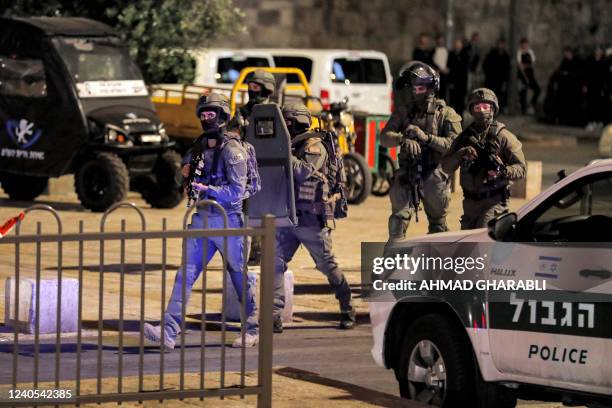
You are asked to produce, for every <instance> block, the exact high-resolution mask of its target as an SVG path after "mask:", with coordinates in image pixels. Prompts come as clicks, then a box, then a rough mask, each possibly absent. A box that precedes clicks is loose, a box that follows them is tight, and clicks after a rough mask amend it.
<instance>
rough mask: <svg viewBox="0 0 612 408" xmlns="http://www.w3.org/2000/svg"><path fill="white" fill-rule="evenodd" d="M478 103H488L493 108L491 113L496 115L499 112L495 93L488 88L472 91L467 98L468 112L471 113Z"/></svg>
mask: <svg viewBox="0 0 612 408" xmlns="http://www.w3.org/2000/svg"><path fill="white" fill-rule="evenodd" d="M479 103H488V104H489V105H491V106H492V107H493V113H494V114H497V112H499V102H498V100H497V96H496V95H495V92H493V91H492V90H490V89H488V88H477V89H474V90H473V91H472V93H471V94H470V96H469V98H468V107H469V109H470V112H472V111H473V108H474V106H475V105H478V104H479Z"/></svg>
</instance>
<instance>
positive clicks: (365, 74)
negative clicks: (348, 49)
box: [330, 58, 387, 85]
mask: <svg viewBox="0 0 612 408" xmlns="http://www.w3.org/2000/svg"><path fill="white" fill-rule="evenodd" d="M330 78H331V80H332V82H344V83H345V84H347V85H349V84H385V83H387V75H386V73H385V64H384V63H383V61H382V60H380V59H375V58H357V59H349V58H336V59H335V60H334V62H333V64H332V72H331V73H330Z"/></svg>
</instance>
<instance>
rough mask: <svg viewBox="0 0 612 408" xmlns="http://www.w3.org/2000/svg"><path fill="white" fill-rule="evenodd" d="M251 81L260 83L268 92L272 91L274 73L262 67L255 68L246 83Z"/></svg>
mask: <svg viewBox="0 0 612 408" xmlns="http://www.w3.org/2000/svg"><path fill="white" fill-rule="evenodd" d="M251 82H255V83H256V84H259V85H261V86H262V87H263V89H265V90H266V91H268V94H273V93H274V88H275V87H276V79H274V75H272V73H271V72H268V71H264V70H263V69H258V70H255V71H254V72H253V74H252V75H251V76H250V78H249V79H248V80H247V84H250V83H251Z"/></svg>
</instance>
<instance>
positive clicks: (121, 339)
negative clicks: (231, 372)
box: [0, 200, 275, 407]
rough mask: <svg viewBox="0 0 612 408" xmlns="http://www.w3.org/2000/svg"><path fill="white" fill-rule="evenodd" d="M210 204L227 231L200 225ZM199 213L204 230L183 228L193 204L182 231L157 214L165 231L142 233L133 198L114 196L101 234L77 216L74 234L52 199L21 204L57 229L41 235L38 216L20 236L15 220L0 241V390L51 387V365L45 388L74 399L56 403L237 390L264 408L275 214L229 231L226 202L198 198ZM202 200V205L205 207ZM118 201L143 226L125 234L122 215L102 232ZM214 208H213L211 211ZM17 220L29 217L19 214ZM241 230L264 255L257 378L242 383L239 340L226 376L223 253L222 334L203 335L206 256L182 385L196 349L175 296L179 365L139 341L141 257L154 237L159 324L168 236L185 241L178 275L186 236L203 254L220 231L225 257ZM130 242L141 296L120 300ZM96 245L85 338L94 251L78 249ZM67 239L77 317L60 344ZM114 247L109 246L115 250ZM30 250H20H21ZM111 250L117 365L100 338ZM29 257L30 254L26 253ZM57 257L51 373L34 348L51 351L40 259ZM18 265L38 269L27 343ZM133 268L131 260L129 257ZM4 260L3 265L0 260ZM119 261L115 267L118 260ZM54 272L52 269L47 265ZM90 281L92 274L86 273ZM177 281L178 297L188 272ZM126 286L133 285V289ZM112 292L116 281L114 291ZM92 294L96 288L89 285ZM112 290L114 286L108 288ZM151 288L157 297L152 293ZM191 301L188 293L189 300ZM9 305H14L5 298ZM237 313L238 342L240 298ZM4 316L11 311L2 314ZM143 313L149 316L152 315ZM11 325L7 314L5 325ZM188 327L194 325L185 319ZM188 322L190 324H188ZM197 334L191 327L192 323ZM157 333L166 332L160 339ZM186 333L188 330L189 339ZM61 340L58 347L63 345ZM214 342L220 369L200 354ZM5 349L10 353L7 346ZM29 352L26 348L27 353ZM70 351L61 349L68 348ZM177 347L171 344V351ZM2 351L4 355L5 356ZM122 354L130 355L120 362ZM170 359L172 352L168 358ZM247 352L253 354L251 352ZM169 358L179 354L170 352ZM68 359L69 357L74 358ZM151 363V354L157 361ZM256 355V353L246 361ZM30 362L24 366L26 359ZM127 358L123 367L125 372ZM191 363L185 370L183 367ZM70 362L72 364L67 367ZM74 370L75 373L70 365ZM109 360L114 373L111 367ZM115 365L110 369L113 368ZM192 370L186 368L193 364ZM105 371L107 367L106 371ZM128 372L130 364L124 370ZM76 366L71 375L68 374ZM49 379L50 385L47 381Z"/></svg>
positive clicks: (143, 288) (106, 322) (143, 286)
mask: <svg viewBox="0 0 612 408" xmlns="http://www.w3.org/2000/svg"><path fill="white" fill-rule="evenodd" d="M208 206H212V207H215V208H216V209H217V210H219V212H217V214H221V216H222V217H223V226H224V228H215V229H210V228H207V226H208V220H209V215H208V214H209V212H208V211H207V208H209V207H208ZM197 207H198V208H197V209H198V210H203V211H201V212H200V214H205V217H204V227H203V228H202V229H189V228H187V222H188V218H189V216H190V215H191V214H192V213H193V212H194V209H195V208H194V207H192V208H190V209H188V210H187V211H186V213H185V215H184V217H183V228H182V229H180V230H168V229H167V220H166V218H163V220H162V228H161V230H156V231H153V230H148V229H147V219H146V217H145V215H144V213H143V212H142V211H141V210H140V209H139V208H137V207H136V206H135V205H134V204H131V203H119V204H116V205H115V206H113V207H112V208H110V209H109V210H108V211H107V212H106V213H104V214H103V215H102V218H101V222H100V228H99V232H84V223H83V221H82V220H81V221H79V223H78V232H71V233H65V232H64V231H65V229H64V228H63V224H62V220H61V217H60V216H59V214H58V213H57V212H56V211H55V210H54V209H53V208H51V207H50V206H47V205H35V206H33V207H30V208H29V209H27V210H26V211H25V213H26V215H27V214H31V213H33V212H40V211H43V212H47V213H50V214H51V215H52V216H53V218H54V219H55V221H56V224H57V233H54V234H42V225H41V222H40V221H39V222H37V224H36V233H35V234H29V235H24V234H21V229H22V226H21V222H20V223H18V224H17V225H16V227H15V234H14V235H9V236H7V237H5V238H3V239H0V254H6V253H10V251H2V250H3V249H4V248H3V247H5V248H6V247H7V246H13V247H14V282H15V284H14V293H13V296H14V301H13V302H8V301H7V304H6V305H5V307H6V308H9V307H10V308H11V310H10V314H11V316H13V317H14V318H13V321H12V323H13V329H12V330H13V332H12V347H11V345H10V344H6V342H5V343H0V366H1V367H2V368H3V370H5V371H4V372H5V377H4V380H3V378H2V377H1V376H0V388H7V387H8V388H10V389H23V388H33V389H36V388H39V386H40V387H41V388H45V387H47V388H48V387H49V385H48V384H49V383H50V381H49V379H50V377H51V375H50V372H51V371H53V382H52V384H53V385H52V387H54V388H55V389H65V388H66V387H70V388H71V389H72V390H74V395H73V398H71V399H66V400H63V399H56V400H53V404H58V405H59V404H84V403H95V402H122V401H144V400H166V399H176V398H180V399H183V398H200V399H203V398H207V397H220V398H224V397H226V396H236V395H239V396H241V397H244V396H246V395H257V405H258V406H259V407H269V406H271V395H272V394H271V390H272V299H273V280H274V277H273V270H274V247H275V244H274V234H275V226H274V218H273V217H272V216H268V217H265V218H264V221H263V223H262V226H261V227H259V228H251V227H241V228H228V216H227V214H226V213H225V211H223V208H222V207H221V206H220V205H219V204H218V203H216V202H213V201H208V200H203V201H200V202H199V203H198V206H197ZM203 207H206V208H203ZM120 208H127V209H131V210H133V211H135V212H136V213H137V216H138V220H139V221H140V224H141V225H140V226H141V229H140V230H139V231H126V220H125V219H122V220H121V223H120V230H119V231H107V230H106V229H105V227H106V224H107V221H108V218H109V216H110V215H111V214H112V213H113V212H115V210H117V209H120ZM215 211H216V210H215ZM24 222H27V220H25V221H24ZM239 236H242V237H244V238H246V237H247V236H261V237H262V262H261V273H260V280H259V284H258V287H259V289H260V290H259V296H258V297H259V300H260V301H259V347H258V349H257V364H256V365H257V371H256V372H257V382H256V384H254V385H247V384H246V381H245V373H246V372H247V370H246V366H247V355H246V354H247V351H246V349H245V347H244V346H243V347H241V349H240V356H239V364H234V365H235V366H236V365H238V366H239V369H237V370H235V371H236V374H237V375H238V376H239V383H238V384H233V385H228V384H227V382H226V375H227V365H226V360H227V351H226V347H227V346H226V331H227V330H228V321H227V318H226V311H225V308H224V307H223V305H225V297H226V289H227V278H226V276H227V268H228V262H227V260H226V259H223V260H222V271H221V272H222V274H223V276H222V279H221V281H222V288H221V310H220V322H219V324H220V329H219V330H220V340H219V341H218V344H216V343H212V344H211V342H207V340H208V337H209V332H208V331H207V297H206V296H207V292H208V291H209V288H208V287H207V283H208V280H209V276H211V273H212V272H211V271H210V270H209V267H208V265H206V262H203V268H202V269H203V270H202V272H201V277H202V279H201V280H202V282H201V283H202V286H201V304H200V306H199V308H201V325H200V327H199V330H200V337H199V341H197V342H195V344H191V348H194V347H196V348H198V347H199V364H198V365H199V367H198V370H197V371H195V373H196V374H199V385H198V386H197V387H190V388H188V387H187V386H186V384H185V374H186V373H193V372H194V367H193V366H194V364H186V361H185V358H186V353H189V356H188V358H189V362H190V363H193V362H194V361H195V354H197V352H193V351H192V350H188V347H189V345H188V344H186V336H187V327H186V325H187V323H186V317H188V315H187V310H186V309H187V305H186V303H187V302H184V301H183V302H182V308H181V309H182V310H181V331H180V335H179V338H177V346H179V361H178V367H176V361H172V362H171V364H170V363H169V362H168V358H167V357H166V355H165V353H164V352H163V350H162V351H161V352H160V353H159V354H157V353H151V348H150V347H149V346H145V339H144V334H143V333H144V323H145V320H146V316H145V314H146V313H145V310H146V306H147V304H149V305H150V304H151V303H152V301H149V302H147V301H146V297H147V277H148V276H147V273H146V272H147V271H146V269H147V268H146V267H147V260H148V258H150V257H147V243H148V242H151V241H152V240H161V248H160V249H161V264H160V265H159V266H158V267H156V268H154V269H155V270H156V271H157V270H161V288H160V289H161V294H160V295H161V296H160V297H161V299H160V303H157V304H158V305H159V304H161V313H160V314H161V319H160V321H161V326H162V327H164V323H165V321H164V310H165V308H166V301H167V299H166V278H167V269H168V266H169V265H168V241H169V240H172V239H181V240H182V260H181V269H180V270H181V271H183V277H185V275H186V262H187V261H186V253H187V249H186V247H187V242H189V241H188V239H203V240H204V245H202V248H203V251H202V252H203V254H202V256H203V257H204V256H206V250H207V245H206V244H207V242H208V239H209V238H211V237H221V238H222V239H223V247H224V249H225V251H224V252H225V254H227V253H228V251H227V250H228V238H230V237H239ZM130 241H140V253H141V257H140V259H139V262H140V263H141V267H140V268H139V269H140V270H139V272H140V273H139V278H140V279H139V282H138V283H139V293H140V301H139V302H138V304H130V302H129V299H127V300H126V293H125V290H126V276H127V277H129V278H130V279H131V278H132V275H129V274H128V271H127V270H126V269H127V268H126V267H127V266H128V264H126V257H127V256H129V255H130V254H126V249H129V251H131V252H132V254H131V255H133V252H134V249H135V247H134V246H133V245H126V244H128V243H129V242H130ZM246 241H247V240H246V239H245V240H244V242H245V244H244V245H243V246H244V253H243V255H244V258H243V259H244V267H243V269H242V279H243V280H242V282H243V283H245V282H246V280H247V267H246V255H247V245H246ZM96 242H98V243H99V266H98V268H97V269H98V270H97V271H96V272H97V273H98V274H99V277H98V279H97V286H98V287H97V289H98V303H97V324H96V322H95V321H92V323H94V324H92V325H91V326H92V327H95V328H96V330H97V333H95V332H93V333H95V335H94V334H92V333H90V335H89V336H87V335H84V333H83V330H84V327H83V326H84V323H85V322H84V317H83V308H84V307H87V308H88V309H87V311H88V312H91V311H92V309H91V302H92V301H91V299H89V298H88V299H87V305H86V304H85V303H84V282H85V281H84V274H86V275H87V276H88V279H90V280H88V282H92V281H93V282H96V279H95V277H94V278H92V274H93V273H95V272H94V271H93V270H92V267H86V265H85V259H84V258H86V257H87V258H88V259H91V258H92V257H93V256H95V254H93V253H92V252H91V251H89V250H87V251H86V250H85V247H86V246H88V247H91V246H93V244H95V243H96ZM113 242H115V243H118V247H119V251H118V252H119V253H118V254H117V253H115V252H113V249H111V250H110V251H109V252H105V249H106V248H109V247H112V246H113V245H112V243H113ZM48 244H51V245H53V244H55V245H57V252H56V253H55V254H53V256H51V255H50V254H49V252H47V253H43V246H46V245H48ZM28 245H33V246H34V250H33V251H27V250H26V251H24V250H22V248H23V247H24V246H28ZM70 245H75V246H76V258H77V262H78V265H77V266H76V268H75V267H73V268H72V270H76V272H77V273H76V276H77V279H78V283H79V285H78V317H77V319H78V320H77V333H76V340H75V343H73V342H72V341H67V339H66V337H65V336H66V334H62V333H61V324H62V317H63V314H62V286H63V285H62V284H61V283H62V279H63V277H64V276H65V275H64V269H66V266H65V265H64V259H66V256H65V255H66V252H67V247H68V246H70ZM116 246H117V245H116V244H115V247H116ZM26 249H27V248H26ZM110 255H118V256H119V258H120V261H119V265H118V269H119V271H118V272H119V283H118V285H119V300H118V302H119V315H118V316H116V317H117V319H118V320H117V322H116V323H117V328H116V332H117V334H118V339H117V347H116V364H115V363H114V362H113V361H111V360H114V359H115V357H114V356H113V355H111V356H110V358H109V355H108V354H109V353H108V352H107V351H108V350H107V349H108V346H107V345H105V344H104V343H105V342H106V340H105V338H107V337H108V335H106V334H105V330H106V331H107V332H108V327H109V326H112V319H109V316H108V310H106V312H107V313H106V315H105V303H104V299H105V297H108V296H109V294H108V293H107V292H106V291H105V289H106V288H105V278H106V275H108V272H106V268H105V263H106V260H107V258H108V257H109V256H110ZM2 257H3V258H6V256H5V255H2ZM31 257H33V259H32V258H31ZM45 257H48V258H54V259H57V266H56V267H57V274H56V275H55V277H56V279H57V282H58V284H57V302H56V313H55V318H56V331H55V342H54V355H55V358H54V361H53V364H52V365H53V370H50V369H49V368H50V367H49V365H50V364H47V363H50V361H48V360H49V359H41V358H42V357H43V356H41V353H42V352H43V351H42V350H41V345H42V346H44V349H45V353H47V354H50V353H49V350H51V349H52V348H53V345H52V344H49V343H46V342H44V341H42V342H41V334H40V318H41V314H40V313H41V310H40V304H41V297H40V296H41V274H42V273H43V270H42V263H43V262H44V261H45V260H44V258H45ZM22 263H29V264H33V265H34V270H33V273H34V275H35V277H34V279H35V282H36V287H35V292H36V295H35V302H34V303H35V305H32V307H33V308H34V312H33V313H34V320H35V327H34V336H33V343H32V340H31V339H30V338H29V337H28V336H27V335H24V334H22V333H20V330H19V327H20V325H19V316H20V313H19V307H20V299H19V296H20V291H21V289H20V284H19V283H21V282H22V279H23V277H22V273H21V272H22V270H21V268H20V265H21V264H22ZM2 264H3V262H2V258H0V265H2ZM136 265H137V264H136ZM4 267H6V264H5V266H4ZM115 267H116V266H115ZM52 269H54V268H52ZM92 279H93V280H92ZM181 281H182V285H181V286H182V288H181V290H182V299H185V298H186V279H184V278H183V279H181ZM131 282H132V283H134V279H131ZM130 288H133V285H132V286H130ZM242 288H243V291H242V292H243V293H242V296H241V298H242V299H245V298H246V284H243V285H242ZM113 289H115V288H113ZM94 291H95V288H94ZM110 292H111V293H114V292H112V290H111V291H110ZM6 295H7V296H6V298H7V299H9V297H10V296H9V295H10V294H8V293H7V294H6ZM154 295H155V294H154ZM191 300H192V302H193V299H191ZM9 303H11V304H10V305H9ZM135 308H138V311H139V316H138V321H139V324H138V348H137V351H138V369H137V380H138V385H137V389H136V390H131V391H128V390H126V389H125V388H126V387H124V379H125V378H126V377H130V378H131V379H134V377H135V376H134V375H130V373H129V372H134V371H135V370H134V367H135V364H134V365H129V364H130V363H135V361H134V360H135V358H133V357H135V356H134V354H135V348H134V347H129V348H130V349H133V351H132V352H126V348H128V347H127V346H126V343H125V341H126V338H127V339H131V338H133V335H131V334H130V333H129V332H127V330H126V326H125V325H126V320H125V311H133V310H135ZM240 308H241V311H240V323H241V324H240V327H241V329H240V336H242V343H243V344H244V339H245V323H246V302H241V306H240ZM7 316H8V314H7ZM149 316H150V314H149ZM8 323H9V322H7V321H5V322H4V324H5V327H6V325H7V324H8ZM191 326H193V325H191ZM192 329H193V327H192ZM193 331H195V330H193ZM20 337H22V338H27V339H26V340H22V341H20ZM162 337H163V336H162ZM191 337H193V336H191ZM92 339H95V340H96V341H95V347H94V344H92V342H91V340H92ZM67 345H68V346H74V349H75V351H72V348H70V347H68V349H66V348H65V347H66V346H67ZM63 346H64V348H62V347H63ZM209 348H210V349H212V350H213V351H215V350H216V348H218V349H219V360H218V365H219V368H218V370H215V369H214V367H213V370H212V371H211V370H208V371H207V367H206V366H207V362H208V361H207V358H208V359H210V355H207V351H209V350H207V349H209ZM11 349H12V350H11ZM32 350H33V352H32ZM66 350H68V351H66ZM94 352H95V366H96V367H95V368H96V369H95V375H94V373H93V370H91V364H93V362H94V358H93V355H92V354H93V353H94ZM175 352H176V351H175ZM11 353H12V364H8V361H7V360H8V359H9V358H10V354H11ZM29 353H31V356H32V357H33V366H32V365H31V364H32V363H31V362H30V361H31V360H29V359H28V360H25V359H24V355H29ZM84 353H87V358H86V359H87V361H84ZM157 355H159V358H158V359H154V358H153V357H155V356H157ZM5 356H6V358H5ZM126 356H127V360H128V361H126ZM174 356H176V355H174ZM233 357H234V362H235V360H237V359H236V357H237V356H236V355H235V353H234V355H233ZM251 357H254V356H251ZM175 358H176V357H175ZM73 360H75V361H74V362H73ZM155 360H158V361H157V362H156V361H155ZM252 360H254V358H252ZM212 361H213V362H215V363H216V362H217V360H212ZM26 362H28V364H26ZM41 362H43V363H44V364H43V365H44V367H41ZM126 363H127V364H128V367H127V370H126ZM187 365H189V366H190V367H187ZM73 366H74V367H73ZM9 367H11V368H10V369H11V371H10V380H9V379H8V370H7V368H9ZM72 367H73V368H74V371H72V370H71V368H72ZM109 367H110V368H112V370H109ZM86 368H88V369H89V371H88V374H87V373H84V371H87V370H86ZM115 368H116V371H115ZM190 370H191V371H190ZM111 371H112V372H111ZM126 371H128V372H127V373H126ZM217 371H218V378H219V379H218V386H215V387H210V386H206V384H205V377H208V378H210V373H211V372H213V373H215V374H216V372H217ZM72 373H74V374H72ZM169 373H170V374H178V375H179V382H178V388H177V389H167V384H166V382H165V380H166V377H167V376H168V375H169ZM145 375H147V376H151V375H157V376H158V377H159V379H158V381H156V382H155V383H156V386H155V387H153V388H151V386H150V383H149V387H145V384H144V383H145ZM109 379H112V380H116V389H115V390H114V391H110V392H109V391H108V390H105V389H107V388H108V387H105V386H104V385H107V384H106V382H107V381H108V380H109ZM86 380H87V381H93V380H95V382H96V384H95V392H93V393H92V392H84V389H83V381H86ZM45 384H47V385H45ZM43 402H44V403H45V404H47V403H49V402H50V401H48V400H46V401H42V400H40V402H36V403H38V404H41V405H42V404H43ZM0 405H10V406H31V405H35V404H34V402H33V401H32V400H28V401H25V400H19V399H13V400H10V401H8V400H6V399H1V400H0Z"/></svg>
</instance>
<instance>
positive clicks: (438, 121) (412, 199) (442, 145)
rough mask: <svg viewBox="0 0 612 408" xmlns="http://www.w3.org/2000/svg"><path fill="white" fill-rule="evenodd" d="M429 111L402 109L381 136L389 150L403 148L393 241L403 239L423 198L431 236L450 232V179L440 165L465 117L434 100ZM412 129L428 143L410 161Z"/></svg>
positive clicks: (397, 178)
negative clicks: (407, 138) (408, 142)
mask: <svg viewBox="0 0 612 408" xmlns="http://www.w3.org/2000/svg"><path fill="white" fill-rule="evenodd" d="M427 106H428V107H427V109H425V110H423V111H418V110H417V109H410V108H409V107H406V106H400V107H398V108H397V109H396V110H395V111H394V112H393V114H392V115H391V118H390V119H389V121H388V122H387V125H386V126H385V128H384V129H383V130H382V132H381V135H380V141H381V144H382V145H383V146H385V147H395V146H400V153H399V155H398V162H399V169H398V170H397V171H396V172H395V174H394V177H393V183H392V185H391V190H390V192H389V197H390V199H391V216H390V217H389V240H397V239H403V238H404V237H405V235H406V230H407V228H408V225H409V223H410V219H411V218H412V215H413V214H415V213H416V212H417V211H418V208H417V205H418V203H419V201H420V199H421V197H422V199H423V207H424V209H425V214H426V215H427V219H428V222H429V232H430V233H434V232H442V231H446V230H447V227H446V213H447V209H448V203H449V200H450V189H449V178H448V177H447V175H446V174H444V173H443V172H442V171H440V169H439V166H438V164H439V161H440V159H441V158H442V156H443V155H444V154H446V152H447V151H448V149H449V148H450V146H451V144H452V142H453V140H454V139H455V138H456V137H457V135H458V134H459V133H461V116H459V115H458V114H457V113H456V112H455V111H454V110H453V108H451V107H450V106H446V104H445V102H444V101H443V100H441V99H438V100H433V98H432V100H431V101H430V102H429V104H428V105H427ZM409 125H416V126H418V127H419V128H420V129H421V130H423V131H424V132H425V133H426V134H427V136H428V140H427V142H425V143H422V144H421V155H420V157H418V158H413V157H410V156H409V155H408V154H407V153H406V151H405V149H402V147H401V146H402V144H404V142H405V135H404V134H405V133H404V132H405V131H406V128H407V127H408V126H409Z"/></svg>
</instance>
